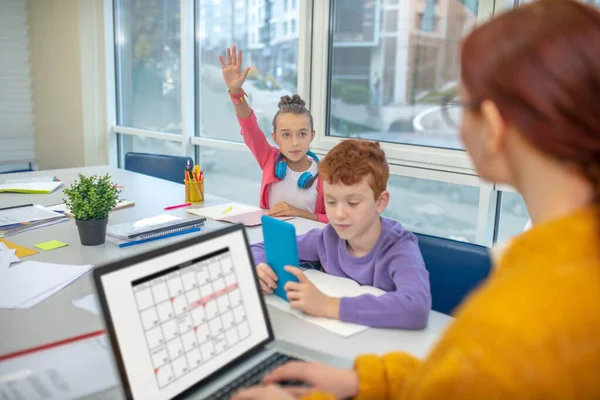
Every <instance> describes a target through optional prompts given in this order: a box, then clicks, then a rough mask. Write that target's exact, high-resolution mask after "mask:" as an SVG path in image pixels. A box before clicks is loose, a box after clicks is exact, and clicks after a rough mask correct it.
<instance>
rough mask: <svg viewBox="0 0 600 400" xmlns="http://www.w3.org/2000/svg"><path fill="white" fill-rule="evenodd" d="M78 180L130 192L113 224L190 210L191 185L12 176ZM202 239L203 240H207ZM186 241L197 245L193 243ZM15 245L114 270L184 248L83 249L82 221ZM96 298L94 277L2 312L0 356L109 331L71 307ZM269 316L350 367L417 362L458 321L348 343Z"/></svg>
mask: <svg viewBox="0 0 600 400" xmlns="http://www.w3.org/2000/svg"><path fill="white" fill-rule="evenodd" d="M78 172H81V173H83V174H85V175H90V174H105V173H109V174H110V175H111V176H112V178H113V181H115V182H117V183H118V184H119V185H123V186H124V189H123V191H122V195H123V197H124V198H126V199H127V200H133V201H135V206H134V207H130V208H125V209H121V210H118V211H115V212H113V213H112V214H111V215H110V217H109V224H114V223H120V222H125V221H132V220H136V219H139V218H144V217H150V216H153V215H158V214H161V213H163V212H165V211H164V210H163V208H164V207H165V206H168V205H173V204H179V203H182V202H183V195H184V193H183V191H184V188H183V185H180V184H176V183H172V182H168V181H165V180H160V179H155V178H152V177H149V176H145V175H140V174H136V173H132V172H129V171H124V170H120V169H115V168H110V167H89V168H78V169H65V170H55V171H40V172H29V173H23V174H11V176H10V178H11V179H12V178H17V177H19V176H21V175H23V176H36V175H37V176H47V175H56V176H57V177H58V178H59V179H61V180H62V181H64V182H65V184H66V185H68V184H69V183H71V182H72V181H73V180H74V179H76V177H77V173H78ZM62 198H63V194H62V190H61V189H59V190H57V191H56V192H54V193H52V194H50V195H22V194H21V195H19V194H0V204H2V206H3V207H7V206H11V205H19V204H26V203H33V204H41V205H45V206H48V205H53V204H58V203H61V202H62ZM226 202H227V200H226V199H222V198H218V197H214V196H210V195H207V196H206V203H205V204H206V206H211V205H217V204H223V203H226ZM169 213H171V214H173V215H177V216H181V217H191V215H190V214H187V213H186V211H185V209H176V210H172V211H169ZM290 222H291V223H293V224H294V225H295V226H296V231H297V233H298V234H302V233H305V232H307V231H308V230H310V229H312V228H314V227H320V226H323V225H322V224H319V223H316V222H313V221H308V220H304V219H298V218H296V219H293V220H291V221H290ZM221 226H224V224H223V223H220V222H216V221H207V224H206V228H205V229H203V232H206V231H208V230H213V229H218V228H219V227H221ZM247 232H248V237H249V240H250V242H251V243H256V242H258V241H261V240H262V231H261V229H260V227H258V228H252V229H248V231H247ZM198 234H202V232H200V233H198ZM186 236H187V237H189V235H186ZM7 239H8V240H9V241H12V242H15V243H17V244H19V245H23V246H27V247H32V246H33V245H34V244H36V243H40V242H44V241H47V240H53V239H56V240H60V241H62V242H65V243H68V244H69V246H67V247H63V248H60V249H56V250H53V251H48V252H44V251H40V253H39V254H36V255H33V256H30V257H27V258H26V260H38V261H46V262H56V263H64V264H99V263H106V262H109V261H114V260H118V259H122V258H125V257H127V256H130V255H132V254H137V253H140V252H144V251H147V250H149V249H152V248H156V247H162V246H165V245H167V244H169V243H172V242H173V241H176V240H178V238H172V239H165V240H158V241H155V242H150V243H147V244H144V245H138V246H131V247H127V248H119V247H117V246H115V245H113V244H110V243H106V244H104V245H101V246H93V247H86V246H81V245H80V242H79V235H78V232H77V227H76V226H75V222H74V220H70V221H68V222H65V223H62V224H58V225H55V226H51V227H47V228H40V229H37V230H33V231H30V232H25V233H22V234H19V235H15V236H10V237H8V238H7ZM93 292H95V290H94V287H93V282H92V278H91V274H88V275H86V276H85V277H82V278H81V279H79V280H78V281H76V282H75V283H73V284H72V285H70V286H67V287H66V288H65V289H63V290H61V291H60V292H59V293H57V294H56V295H54V296H53V297H51V298H50V299H48V300H46V301H45V302H44V303H42V304H39V305H38V306H36V307H34V308H32V309H30V310H4V309H0V354H6V353H10V352H13V351H17V350H21V349H26V348H30V347H32V346H37V345H41V344H44V343H48V342H52V341H56V340H60V339H64V338H67V337H72V336H76V335H80V334H84V333H87V332H91V331H95V330H98V329H104V326H103V322H102V320H101V319H100V318H99V317H98V316H96V315H93V314H91V313H89V312H87V311H84V310H81V309H79V308H76V307H74V306H73V305H72V304H71V301H72V300H73V299H76V298H80V297H83V296H85V295H87V294H90V293H93ZM269 315H270V317H271V322H272V324H273V329H274V332H275V336H276V337H277V338H278V339H282V340H286V341H288V342H292V343H297V344H300V345H303V346H306V347H310V348H313V349H315V350H320V351H322V352H327V353H331V354H334V355H337V356H339V357H344V358H348V359H352V358H354V357H355V356H356V355H358V354H361V353H378V354H382V353H385V352H388V351H393V350H402V351H406V352H409V353H411V354H414V355H415V356H418V357H423V356H424V355H425V354H426V353H427V351H428V350H429V348H430V347H431V345H432V343H433V342H434V341H435V339H436V338H437V337H438V336H439V334H440V333H441V332H442V331H443V330H444V329H445V327H446V326H447V325H448V324H449V323H450V322H451V320H452V318H450V317H448V316H446V315H444V314H440V313H437V312H435V311H432V312H431V313H430V317H429V326H428V328H427V329H425V330H423V331H398V330H385V329H373V328H371V329H368V330H366V331H364V332H361V333H359V334H357V335H354V336H352V337H350V338H342V337H340V336H337V335H335V334H333V333H331V332H329V331H326V330H324V329H321V328H319V327H317V326H315V325H312V324H310V323H307V322H305V321H302V320H300V319H298V318H295V317H294V316H292V315H290V314H288V313H285V312H283V311H279V310H276V309H271V308H269ZM92 398H93V399H100V398H102V399H107V398H109V399H113V398H121V392H120V391H119V390H118V389H116V388H115V389H111V390H110V391H108V392H105V393H101V394H98V395H95V396H93V397H92Z"/></svg>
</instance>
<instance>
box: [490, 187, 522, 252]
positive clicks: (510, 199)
mask: <svg viewBox="0 0 600 400" xmlns="http://www.w3.org/2000/svg"><path fill="white" fill-rule="evenodd" d="M501 203H502V204H501V208H500V220H499V221H498V223H499V225H498V237H497V242H498V243H503V242H506V241H507V240H508V239H509V238H511V237H512V236H515V235H518V234H520V233H521V232H523V230H524V229H525V226H526V225H527V221H529V214H528V213H527V206H526V205H525V202H524V201H523V197H522V196H521V195H520V194H518V193H513V192H502V200H501Z"/></svg>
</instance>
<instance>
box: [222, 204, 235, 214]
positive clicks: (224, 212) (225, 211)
mask: <svg viewBox="0 0 600 400" xmlns="http://www.w3.org/2000/svg"><path fill="white" fill-rule="evenodd" d="M231 210H233V206H229V207H227V208H226V209H224V210H223V211H222V213H223V214H227V213H228V212H229V211H231Z"/></svg>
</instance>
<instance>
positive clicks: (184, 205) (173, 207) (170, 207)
mask: <svg viewBox="0 0 600 400" xmlns="http://www.w3.org/2000/svg"><path fill="white" fill-rule="evenodd" d="M191 205H192V203H183V204H176V205H174V206H167V207H165V210H174V209H176V208H182V207H189V206H191Z"/></svg>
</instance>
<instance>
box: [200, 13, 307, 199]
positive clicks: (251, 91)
mask: <svg viewBox="0 0 600 400" xmlns="http://www.w3.org/2000/svg"><path fill="white" fill-rule="evenodd" d="M199 7H200V8H201V9H204V10H205V13H206V16H207V20H208V21H210V23H213V24H220V25H222V26H227V25H226V21H217V20H215V19H214V18H213V14H212V11H211V10H212V7H209V6H203V5H202V3H201V2H200V5H199ZM262 9H263V8H262V7H261V10H262ZM282 11H283V8H282V7H274V8H273V12H274V14H273V15H272V16H271V18H272V19H273V20H274V21H281V20H282V19H283V15H282ZM245 12H249V10H245ZM261 12H262V11H261ZM278 13H279V14H278ZM294 18H299V14H298V13H296V15H294ZM263 21H264V20H263V19H259V24H261V25H262V22H263ZM200 24H202V21H200ZM264 26H265V28H266V32H265V33H266V34H265V36H271V41H270V44H269V45H268V46H267V47H268V49H269V51H265V49H264V48H263V46H260V47H259V46H257V44H264V42H263V41H260V43H259V41H258V40H257V39H258V38H257V33H256V32H252V33H251V38H252V40H251V44H250V45H244V46H242V47H241V49H242V50H243V52H244V59H243V62H244V66H248V65H251V66H252V69H251V71H250V73H249V75H248V78H247V80H246V83H245V84H244V90H245V91H246V92H247V93H248V98H247V101H248V104H249V105H250V106H251V107H252V108H253V110H254V113H255V115H256V117H257V119H258V124H259V126H260V128H261V129H262V131H263V132H264V134H265V135H266V137H267V139H268V140H271V132H272V130H273V128H272V120H273V117H274V116H275V113H276V111H277V105H278V103H279V99H280V98H281V96H283V95H287V94H290V93H296V91H297V90H298V89H297V86H298V75H297V74H298V43H297V41H294V40H292V39H286V38H279V39H278V40H277V41H273V40H272V39H273V38H274V37H275V36H276V33H277V32H275V31H276V28H277V24H276V23H275V22H273V23H268V24H266V25H264ZM200 28H201V26H200ZM255 28H256V27H255ZM236 29H238V27H236ZM239 29H243V28H239ZM241 33H243V31H241V32H240V34H241ZM231 34H232V33H231V32H230V31H229V30H228V29H222V30H221V32H220V33H219V34H215V35H213V36H212V37H210V38H202V39H201V40H200V41H199V42H198V43H197V49H196V51H197V54H198V58H197V66H196V68H198V71H199V82H198V83H197V84H198V87H197V91H196V93H197V99H196V102H197V107H198V109H197V113H198V118H197V120H198V124H199V128H198V132H199V135H198V137H196V138H194V139H193V141H194V143H196V144H197V146H198V148H199V150H200V162H201V165H202V166H203V168H205V170H207V173H206V183H205V185H206V186H205V190H206V192H207V193H210V194H213V195H217V196H223V197H226V198H230V199H233V200H237V201H241V202H244V203H252V204H256V205H258V201H259V195H260V181H261V175H262V174H261V171H260V168H259V167H258V164H257V162H256V160H255V159H254V157H253V156H252V154H251V153H250V152H249V151H248V149H247V148H246V146H245V145H244V144H243V143H242V142H243V140H242V137H241V135H240V128H239V124H238V121H237V117H236V115H235V109H234V107H233V104H232V103H231V100H230V98H229V95H228V94H227V89H226V88H225V85H224V84H223V77H222V74H221V66H220V64H219V60H218V56H219V54H222V53H223V51H224V50H225V48H224V43H229V42H230V37H231ZM205 139H218V140H220V141H225V143H226V144H223V147H216V146H214V144H213V143H212V142H210V141H206V142H205V141H203V140H205Z"/></svg>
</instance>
